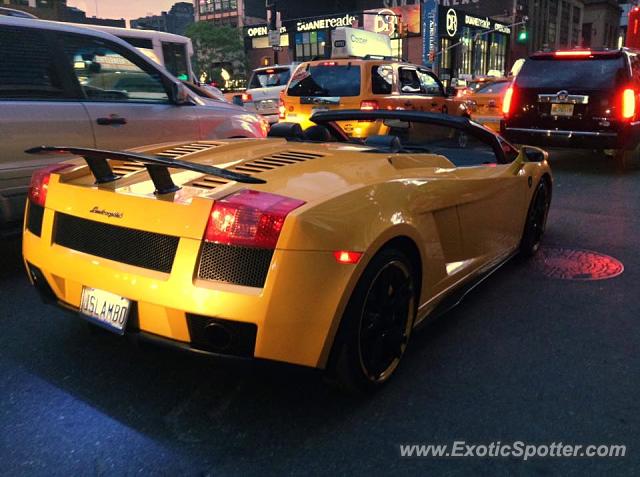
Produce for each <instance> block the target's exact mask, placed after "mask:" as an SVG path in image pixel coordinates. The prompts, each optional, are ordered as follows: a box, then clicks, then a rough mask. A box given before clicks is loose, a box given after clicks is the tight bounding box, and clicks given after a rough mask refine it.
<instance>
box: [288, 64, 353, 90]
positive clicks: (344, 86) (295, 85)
mask: <svg viewBox="0 0 640 477" xmlns="http://www.w3.org/2000/svg"><path fill="white" fill-rule="evenodd" d="M287 94H289V96H358V95H359V94H360V66H359V65H318V66H311V67H309V68H308V69H307V70H302V71H300V70H298V71H296V75H295V76H294V77H293V79H292V80H291V84H290V85H289V90H288V91H287Z"/></svg>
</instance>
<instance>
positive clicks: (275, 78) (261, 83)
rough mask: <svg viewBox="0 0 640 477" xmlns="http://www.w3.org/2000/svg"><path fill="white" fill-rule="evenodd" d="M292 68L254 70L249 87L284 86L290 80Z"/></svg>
mask: <svg viewBox="0 0 640 477" xmlns="http://www.w3.org/2000/svg"><path fill="white" fill-rule="evenodd" d="M290 77H291V70H289V68H273V69H269V70H260V71H254V73H253V76H252V77H251V81H249V88H250V89H255V88H268V87H270V86H284V85H286V84H287V83H288V82H289V78H290Z"/></svg>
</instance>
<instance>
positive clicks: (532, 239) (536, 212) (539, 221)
mask: <svg viewBox="0 0 640 477" xmlns="http://www.w3.org/2000/svg"><path fill="white" fill-rule="evenodd" d="M550 204H551V187H550V185H549V183H548V182H547V180H546V179H542V180H541V181H540V183H539V184H538V187H537V188H536V192H535V194H534V195H533V199H532V200H531V205H530V206H529V213H528V214H527V222H526V225H525V229H524V234H523V235H522V241H521V242H520V253H521V254H522V255H523V256H525V257H530V256H532V255H535V254H536V252H537V251H538V249H539V248H540V243H541V242H542V236H543V235H544V231H545V228H546V226H547V216H548V215H549V205H550Z"/></svg>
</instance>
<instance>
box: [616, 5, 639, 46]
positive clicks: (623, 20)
mask: <svg viewBox="0 0 640 477" xmlns="http://www.w3.org/2000/svg"><path fill="white" fill-rule="evenodd" d="M635 6H637V3H636V2H625V3H622V2H621V3H620V8H621V9H622V13H621V15H620V26H619V27H618V43H617V46H624V45H625V44H626V38H627V29H628V27H629V12H630V11H631V9H632V8H633V7H635Z"/></svg>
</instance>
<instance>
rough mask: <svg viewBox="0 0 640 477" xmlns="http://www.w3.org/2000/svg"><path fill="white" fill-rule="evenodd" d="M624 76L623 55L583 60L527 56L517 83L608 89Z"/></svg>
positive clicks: (538, 85) (542, 86) (535, 86)
mask: <svg viewBox="0 0 640 477" xmlns="http://www.w3.org/2000/svg"><path fill="white" fill-rule="evenodd" d="M624 78H625V64H624V60H623V58H622V57H617V58H602V59H583V60H566V59H561V60H555V59H550V58H544V59H543V58H540V59H537V58H530V59H528V60H527V61H525V63H524V65H523V66H522V70H520V73H518V77H517V79H516V85H518V86H520V87H523V88H558V89H570V88H573V89H575V88H580V89H609V88H611V87H614V86H615V85H616V84H617V83H618V81H620V80H622V79H624Z"/></svg>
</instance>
